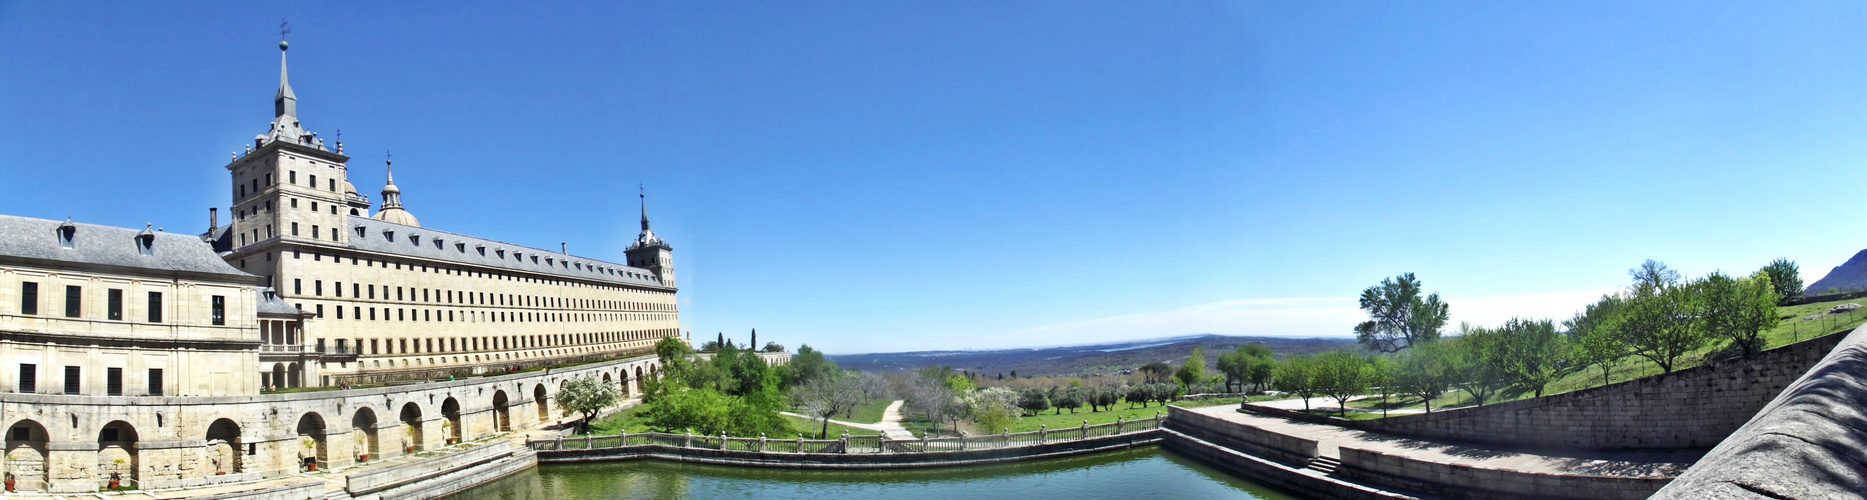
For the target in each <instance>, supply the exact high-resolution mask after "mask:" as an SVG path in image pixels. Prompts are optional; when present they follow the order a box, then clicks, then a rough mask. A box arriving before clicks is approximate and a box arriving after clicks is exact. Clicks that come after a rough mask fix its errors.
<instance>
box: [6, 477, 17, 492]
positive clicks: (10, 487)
mask: <svg viewBox="0 0 1867 500" xmlns="http://www.w3.org/2000/svg"><path fill="white" fill-rule="evenodd" d="M6 490H7V491H8V492H14V491H19V489H18V488H14V487H13V480H12V479H8V480H6Z"/></svg>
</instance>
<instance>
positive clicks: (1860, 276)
mask: <svg viewBox="0 0 1867 500" xmlns="http://www.w3.org/2000/svg"><path fill="white" fill-rule="evenodd" d="M1830 288H1834V289H1838V290H1840V291H1843V292H1846V291H1852V290H1860V289H1867V250H1861V251H1860V252H1859V253H1856V254H1854V256H1853V257H1850V258H1848V261H1847V262H1843V263H1841V265H1839V266H1835V268H1834V270H1832V271H1828V275H1827V276H1823V277H1822V279H1819V280H1815V282H1814V283H1810V284H1809V288H1808V290H1807V291H1804V292H1802V294H1803V295H1821V294H1824V293H1828V289H1830Z"/></svg>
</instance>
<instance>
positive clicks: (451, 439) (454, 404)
mask: <svg viewBox="0 0 1867 500" xmlns="http://www.w3.org/2000/svg"><path fill="white" fill-rule="evenodd" d="M441 435H442V436H446V437H447V444H448V445H454V444H457V443H459V442H460V401H457V400H455V399H454V398H447V400H446V401H442V402H441Z"/></svg>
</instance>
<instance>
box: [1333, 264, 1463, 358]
mask: <svg viewBox="0 0 1867 500" xmlns="http://www.w3.org/2000/svg"><path fill="white" fill-rule="evenodd" d="M1360 303H1361V310H1363V311H1367V312H1368V316H1369V318H1370V319H1369V320H1368V321H1366V322H1363V323H1361V324H1359V325H1355V339H1356V340H1357V341H1359V342H1361V344H1362V346H1364V347H1367V348H1368V349H1370V350H1374V351H1379V352H1399V351H1401V350H1404V349H1407V348H1410V347H1413V346H1415V345H1418V344H1420V343H1424V342H1432V341H1434V340H1438V339H1439V329H1440V328H1442V327H1444V326H1445V325H1446V319H1447V318H1448V317H1449V313H1448V308H1447V306H1446V303H1445V302H1442V301H1440V300H1439V294H1437V293H1435V294H1430V295H1423V294H1422V292H1421V290H1420V280H1419V279H1416V278H1414V277H1413V273H1406V274H1402V275H1400V276H1395V277H1393V278H1389V279H1384V280H1381V284H1380V286H1373V287H1368V289H1367V290H1362V292H1361V301H1360Z"/></svg>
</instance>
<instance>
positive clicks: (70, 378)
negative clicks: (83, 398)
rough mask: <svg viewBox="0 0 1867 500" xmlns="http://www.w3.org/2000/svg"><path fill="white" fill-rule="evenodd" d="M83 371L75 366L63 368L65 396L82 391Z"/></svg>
mask: <svg viewBox="0 0 1867 500" xmlns="http://www.w3.org/2000/svg"><path fill="white" fill-rule="evenodd" d="M82 374H83V370H82V369H80V368H78V367H76V366H67V367H65V394H72V395H76V394H78V392H80V391H83V390H84V384H83V382H84V379H83V378H82V377H80V375H82Z"/></svg>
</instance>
